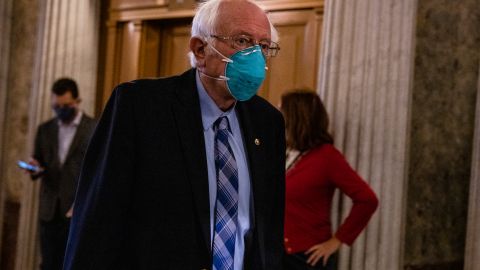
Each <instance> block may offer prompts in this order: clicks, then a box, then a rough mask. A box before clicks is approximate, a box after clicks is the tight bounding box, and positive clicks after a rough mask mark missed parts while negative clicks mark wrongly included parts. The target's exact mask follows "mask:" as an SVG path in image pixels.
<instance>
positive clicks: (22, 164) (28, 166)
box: [17, 160, 40, 172]
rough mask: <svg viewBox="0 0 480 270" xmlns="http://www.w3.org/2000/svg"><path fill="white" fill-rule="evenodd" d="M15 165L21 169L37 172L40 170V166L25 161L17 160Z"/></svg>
mask: <svg viewBox="0 0 480 270" xmlns="http://www.w3.org/2000/svg"><path fill="white" fill-rule="evenodd" d="M17 165H18V167H20V168H22V169H25V170H27V171H31V172H39V171H40V167H38V166H35V165H31V164H28V163H27V162H25V161H22V160H19V161H18V162H17Z"/></svg>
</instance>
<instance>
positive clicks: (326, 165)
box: [284, 144, 378, 253]
mask: <svg viewBox="0 0 480 270" xmlns="http://www.w3.org/2000/svg"><path fill="white" fill-rule="evenodd" d="M335 188H339V189H340V191H341V192H343V193H344V194H346V195H347V196H349V197H350V198H351V199H352V201H353V206H352V208H351V210H350V213H349V215H348V217H347V218H346V219H345V221H344V222H343V224H342V225H341V226H340V227H339V229H338V230H337V232H336V233H335V236H336V237H337V238H338V239H339V240H340V241H341V242H343V243H346V244H348V245H351V244H352V243H353V241H354V240H355V238H357V236H358V235H359V234H360V232H361V231H362V230H363V229H364V228H365V226H366V225H367V223H368V221H369V219H370V217H371V216H372V215H373V213H374V212H375V210H376V209H377V206H378V199H377V197H376V195H375V193H374V192H373V191H372V189H371V188H370V187H369V185H368V184H367V183H366V182H365V181H364V180H362V178H361V177H360V176H359V175H358V174H357V173H356V172H355V171H354V170H353V169H352V168H351V167H350V165H348V163H347V161H346V160H345V158H344V157H343V155H342V154H341V153H340V152H339V151H338V150H337V149H335V147H334V146H333V145H331V144H324V145H322V146H319V147H317V148H314V149H312V150H310V151H309V152H308V153H306V154H305V155H304V156H302V157H301V158H300V159H299V160H298V161H297V163H296V164H295V165H294V166H293V167H291V168H290V169H289V170H288V171H287V173H286V200H285V239H284V240H285V249H286V252H287V253H296V252H301V251H305V250H308V249H309V248H311V247H312V246H314V245H316V244H320V243H322V242H325V241H327V240H328V239H330V238H331V237H332V226H331V221H330V212H331V206H332V198H333V193H334V190H335Z"/></svg>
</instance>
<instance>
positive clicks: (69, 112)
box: [53, 107, 77, 123]
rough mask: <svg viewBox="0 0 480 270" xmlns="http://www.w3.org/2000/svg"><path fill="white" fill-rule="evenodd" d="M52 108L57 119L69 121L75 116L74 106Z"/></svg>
mask: <svg viewBox="0 0 480 270" xmlns="http://www.w3.org/2000/svg"><path fill="white" fill-rule="evenodd" d="M53 110H54V111H55V114H56V115H57V117H58V119H60V121H62V122H64V123H70V122H71V121H72V120H73V118H75V115H76V112H77V110H76V109H75V107H54V108H53Z"/></svg>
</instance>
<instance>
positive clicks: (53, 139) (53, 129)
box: [48, 119, 60, 164]
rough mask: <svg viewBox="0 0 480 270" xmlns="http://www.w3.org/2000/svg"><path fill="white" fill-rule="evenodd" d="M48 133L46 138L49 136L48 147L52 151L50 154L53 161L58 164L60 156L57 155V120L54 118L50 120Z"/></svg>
mask: <svg viewBox="0 0 480 270" xmlns="http://www.w3.org/2000/svg"><path fill="white" fill-rule="evenodd" d="M48 130H49V134H48V138H51V139H50V140H49V142H50V147H51V148H50V149H51V151H52V156H53V157H55V159H54V163H55V164H59V163H60V157H59V156H58V120H57V119H54V120H53V121H52V122H51V126H50V128H49V129H48Z"/></svg>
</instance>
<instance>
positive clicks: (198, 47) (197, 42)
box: [190, 37, 207, 67]
mask: <svg viewBox="0 0 480 270" xmlns="http://www.w3.org/2000/svg"><path fill="white" fill-rule="evenodd" d="M206 45H207V44H206V43H205V41H203V40H202V39H201V38H199V37H192V38H190V51H191V52H192V53H193V55H194V56H195V59H196V60H197V67H202V66H203V65H204V64H205V47H206Z"/></svg>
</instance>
